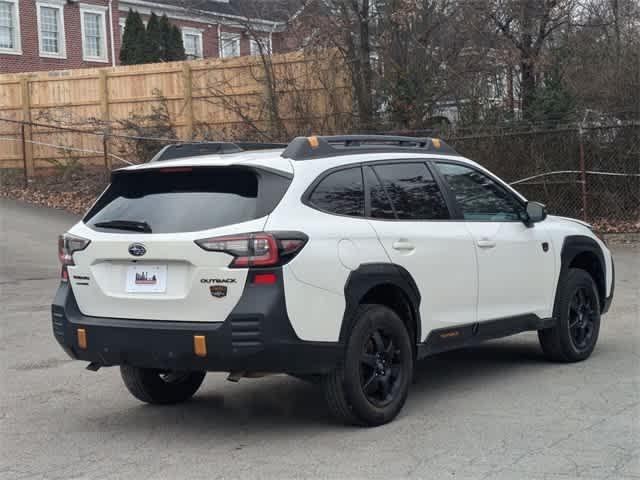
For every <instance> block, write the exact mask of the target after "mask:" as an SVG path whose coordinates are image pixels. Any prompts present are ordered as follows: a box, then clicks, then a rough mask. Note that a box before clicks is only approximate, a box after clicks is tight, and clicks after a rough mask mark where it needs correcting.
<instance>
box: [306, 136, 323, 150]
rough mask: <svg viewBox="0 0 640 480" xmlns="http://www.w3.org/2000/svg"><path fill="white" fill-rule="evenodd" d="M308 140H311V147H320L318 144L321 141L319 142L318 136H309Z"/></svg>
mask: <svg viewBox="0 0 640 480" xmlns="http://www.w3.org/2000/svg"><path fill="white" fill-rule="evenodd" d="M307 140H309V145H310V146H311V148H318V145H320V143H319V142H318V137H315V136H314V137H308V138H307Z"/></svg>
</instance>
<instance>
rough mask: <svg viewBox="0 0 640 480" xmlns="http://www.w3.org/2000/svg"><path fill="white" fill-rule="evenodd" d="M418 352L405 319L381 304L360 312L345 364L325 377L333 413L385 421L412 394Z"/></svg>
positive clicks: (355, 420)
mask: <svg viewBox="0 0 640 480" xmlns="http://www.w3.org/2000/svg"><path fill="white" fill-rule="evenodd" d="M412 376H413V350H412V348H411V340H410V338H409V334H408V332H407V329H406V327H405V325H404V323H403V322H402V320H401V319H400V317H399V316H398V315H397V314H396V313H395V312H394V311H393V310H391V309H389V308H387V307H384V306H382V305H363V306H361V307H360V308H359V309H358V311H357V312H356V318H355V323H354V327H353V330H352V332H351V335H350V337H349V340H348V342H347V348H346V353H345V358H344V361H343V363H342V364H341V365H340V366H339V367H338V368H336V369H335V370H334V371H333V372H331V373H330V374H329V375H327V376H326V377H325V378H324V381H323V387H324V391H325V397H326V400H327V404H328V405H329V408H330V410H331V411H332V413H333V414H334V415H335V416H337V417H338V418H339V419H341V420H342V421H344V422H347V423H354V424H360V425H368V426H375V425H382V424H384V423H387V422H389V421H391V420H393V419H394V418H395V417H396V415H397V414H398V412H400V410H401V409H402V406H403V405H404V402H405V400H406V398H407V394H408V391H409V385H410V383H411V378H412Z"/></svg>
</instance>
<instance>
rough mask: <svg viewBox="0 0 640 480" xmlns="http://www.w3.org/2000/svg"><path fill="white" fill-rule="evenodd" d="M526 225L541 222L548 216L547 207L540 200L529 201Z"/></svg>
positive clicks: (530, 225) (529, 225)
mask: <svg viewBox="0 0 640 480" xmlns="http://www.w3.org/2000/svg"><path fill="white" fill-rule="evenodd" d="M526 213H527V214H526V221H525V225H527V226H528V227H532V226H533V224H534V223H537V222H541V221H543V220H544V219H545V218H547V209H546V208H545V206H544V205H543V204H541V203H538V202H527V209H526Z"/></svg>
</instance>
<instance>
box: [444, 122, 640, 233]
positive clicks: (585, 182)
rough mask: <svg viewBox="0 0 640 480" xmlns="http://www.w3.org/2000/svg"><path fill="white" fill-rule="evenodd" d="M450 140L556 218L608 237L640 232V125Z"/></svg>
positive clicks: (464, 153) (458, 148) (460, 150)
mask: <svg viewBox="0 0 640 480" xmlns="http://www.w3.org/2000/svg"><path fill="white" fill-rule="evenodd" d="M448 140H449V142H450V143H451V145H453V146H454V147H455V148H456V149H457V150H458V151H459V152H460V153H461V154H463V155H466V156H468V157H470V158H472V159H474V160H475V161H477V162H478V163H480V164H482V165H483V166H485V167H486V168H488V169H489V170H491V171H493V172H494V173H495V174H496V175H498V176H500V177H501V178H503V179H504V180H505V181H507V182H509V183H512V184H513V186H514V187H515V188H516V189H517V190H519V191H520V192H521V193H522V194H523V195H524V196H525V197H527V198H529V199H532V200H537V201H540V202H542V203H545V204H546V205H547V207H548V209H549V211H550V212H551V213H553V214H557V215H563V216H568V217H574V218H580V219H583V220H585V221H587V222H589V223H592V224H594V225H595V226H596V228H597V229H598V230H600V231H603V232H614V231H616V232H617V231H640V125H637V124H634V125H625V126H607V127H594V128H571V129H561V130H560V129H559V130H543V131H532V132H518V133H504V132H502V133H500V134H495V135H478V136H466V137H455V136H453V137H451V138H449V139H448Z"/></svg>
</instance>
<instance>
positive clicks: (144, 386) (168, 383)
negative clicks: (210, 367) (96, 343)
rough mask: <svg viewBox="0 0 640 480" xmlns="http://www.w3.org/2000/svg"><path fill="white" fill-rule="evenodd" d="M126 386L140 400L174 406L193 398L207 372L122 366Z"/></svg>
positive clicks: (121, 370)
mask: <svg viewBox="0 0 640 480" xmlns="http://www.w3.org/2000/svg"><path fill="white" fill-rule="evenodd" d="M120 373H121V375H122V380H124V384H125V386H126V387H127V389H128V390H129V392H131V394H132V395H133V396H134V397H136V398H137V399H138V400H140V401H142V402H146V403H153V404H172V403H180V402H184V401H185V400H188V399H189V398H191V397H192V396H193V395H194V394H195V393H196V392H197V391H198V388H200V385H202V381H203V380H204V376H205V375H206V372H174V371H167V370H156V369H153V368H139V367H131V366H129V365H121V366H120Z"/></svg>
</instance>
